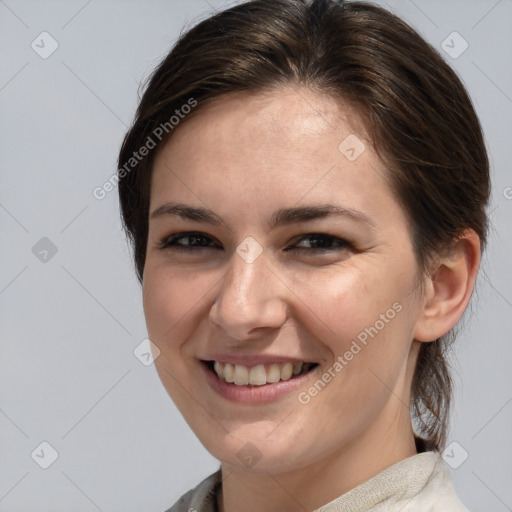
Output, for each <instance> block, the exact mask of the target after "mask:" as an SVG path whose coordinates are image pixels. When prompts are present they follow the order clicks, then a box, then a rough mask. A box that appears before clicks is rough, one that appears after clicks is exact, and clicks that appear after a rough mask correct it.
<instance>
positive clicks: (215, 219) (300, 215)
mask: <svg viewBox="0 0 512 512" xmlns="http://www.w3.org/2000/svg"><path fill="white" fill-rule="evenodd" d="M167 215H175V216H178V217H181V218H183V219H187V220H191V221H194V222H205V223H208V224H212V225H215V226H224V227H226V228H228V229H229V230H230V231H232V229H231V227H230V226H229V225H228V224H227V223H226V222H225V221H224V220H223V219H222V218H221V217H219V216H218V215H217V214H216V213H214V212H213V211H212V210H210V209H208V208H203V207H197V206H191V205H188V204H184V203H173V202H171V203H165V204H163V205H161V206H159V207H158V208H156V209H155V210H154V211H153V212H152V213H151V215H150V219H157V218H159V217H163V216H167ZM335 216H336V217H348V218H349V219H351V220H353V221H356V222H359V223H365V224H368V225H369V226H371V227H375V223H374V222H373V221H372V220H371V219H370V218H369V217H368V216H367V215H365V214H364V213H363V212H360V211H358V210H354V209H352V208H344V207H342V206H337V205H333V204H319V205H310V206H296V207H291V208H281V209H279V210H277V211H275V212H274V213H273V214H272V215H271V217H270V218H269V220H268V226H269V228H270V229H275V228H277V227H279V226H285V225H289V224H294V223H299V222H307V221H311V220H315V219H321V218H326V217H335Z"/></svg>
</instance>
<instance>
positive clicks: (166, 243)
mask: <svg viewBox="0 0 512 512" xmlns="http://www.w3.org/2000/svg"><path fill="white" fill-rule="evenodd" d="M189 237H197V238H203V239H206V240H209V241H212V238H211V237H210V236H208V235H206V234H204V233H200V232H197V231H187V232H183V233H176V234H174V235H171V236H169V237H167V238H164V239H163V240H161V241H160V242H159V244H158V248H159V249H161V250H168V249H171V250H176V251H180V252H197V251H198V250H201V249H211V248H212V246H211V245H199V246H197V245H195V246H194V245H179V244H177V243H176V242H177V241H178V240H180V239H182V238H189ZM311 237H318V238H319V239H320V240H324V241H325V240H327V241H331V243H332V242H334V243H337V244H338V247H296V248H295V249H294V250H295V251H299V252H315V253H328V252H333V251H340V250H345V249H349V248H352V247H353V246H352V245H351V244H350V243H349V242H347V241H346V240H342V239H341V238H338V237H335V236H332V235H327V234H325V233H307V234H304V235H302V236H301V237H300V238H299V240H297V242H296V243H299V242H302V241H303V240H305V239H308V238H311ZM217 247H218V246H217ZM214 248H215V247H214ZM292 249H293V247H292V248H291V249H290V248H286V249H284V250H285V251H287V252H288V251H289V250H292Z"/></svg>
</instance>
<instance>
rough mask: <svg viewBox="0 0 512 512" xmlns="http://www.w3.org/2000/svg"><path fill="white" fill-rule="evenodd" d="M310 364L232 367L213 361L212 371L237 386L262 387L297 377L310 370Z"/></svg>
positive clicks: (288, 363)
mask: <svg viewBox="0 0 512 512" xmlns="http://www.w3.org/2000/svg"><path fill="white" fill-rule="evenodd" d="M311 366H312V364H311V363H302V362H301V363H295V364H294V363H290V362H286V363H280V364H277V363H273V364H270V365H267V366H265V365H263V364H259V365H256V366H253V367H250V368H249V367H247V366H244V365H239V364H237V365H232V364H230V363H221V362H219V361H215V362H214V364H213V369H214V370H215V373H216V374H217V375H218V376H219V378H220V379H222V380H224V381H226V382H229V383H233V384H236V385H237V386H247V385H248V384H249V385H251V386H263V385H265V384H268V383H273V382H279V381H280V380H289V379H291V377H292V375H293V376H296V375H299V374H300V373H301V372H305V371H306V370H309V368H311Z"/></svg>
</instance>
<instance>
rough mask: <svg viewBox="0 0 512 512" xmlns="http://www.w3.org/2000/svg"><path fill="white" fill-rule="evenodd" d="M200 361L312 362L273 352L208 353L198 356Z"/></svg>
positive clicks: (245, 363) (253, 362)
mask: <svg viewBox="0 0 512 512" xmlns="http://www.w3.org/2000/svg"><path fill="white" fill-rule="evenodd" d="M199 359H201V360H202V361H218V362H219V363H231V364H233V365H237V364H238V365H243V366H256V365H259V364H273V363H277V364H279V363H288V362H289V363H293V364H295V363H313V362H315V361H313V360H311V359H304V358H297V357H290V356H281V355H275V354H256V355H242V354H236V355H235V354H209V355H206V356H205V357H200V358H199Z"/></svg>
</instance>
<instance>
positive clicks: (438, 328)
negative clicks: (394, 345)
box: [414, 229, 481, 342]
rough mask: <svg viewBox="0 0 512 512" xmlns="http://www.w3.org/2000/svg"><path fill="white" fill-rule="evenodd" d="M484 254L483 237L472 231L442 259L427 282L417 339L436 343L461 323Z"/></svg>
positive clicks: (463, 235)
mask: <svg viewBox="0 0 512 512" xmlns="http://www.w3.org/2000/svg"><path fill="white" fill-rule="evenodd" d="M480 251H481V249H480V238H479V237H478V235H477V234H476V233H475V231H473V230H472V229H468V230H465V231H464V232H463V233H462V234H461V235H460V236H459V237H458V238H457V239H456V240H455V241H454V243H453V247H452V249H451V250H450V252H449V254H447V255H444V256H441V257H439V259H438V260H437V262H436V265H435V267H434V269H433V271H432V273H431V275H430V277H429V278H428V279H427V282H426V286H425V293H424V304H423V309H422V311H421V314H420V317H419V319H418V322H417V324H416V329H415V332H414V339H416V340H417V341H423V342H429V341H434V340H436V339H438V338H440V337H441V336H443V335H445V334H446V333H447V332H448V331H450V329H452V328H453V327H454V326H455V324H456V323H457V322H458V321H459V320H460V318H461V317H462V315H463V313H464V311H465V310H466V307H467V305H468V303H469V300H470V298H471V294H472V293H473V289H474V285H475V279H476V274H477V272H478V267H479V265H480V257H481V253H480Z"/></svg>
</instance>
